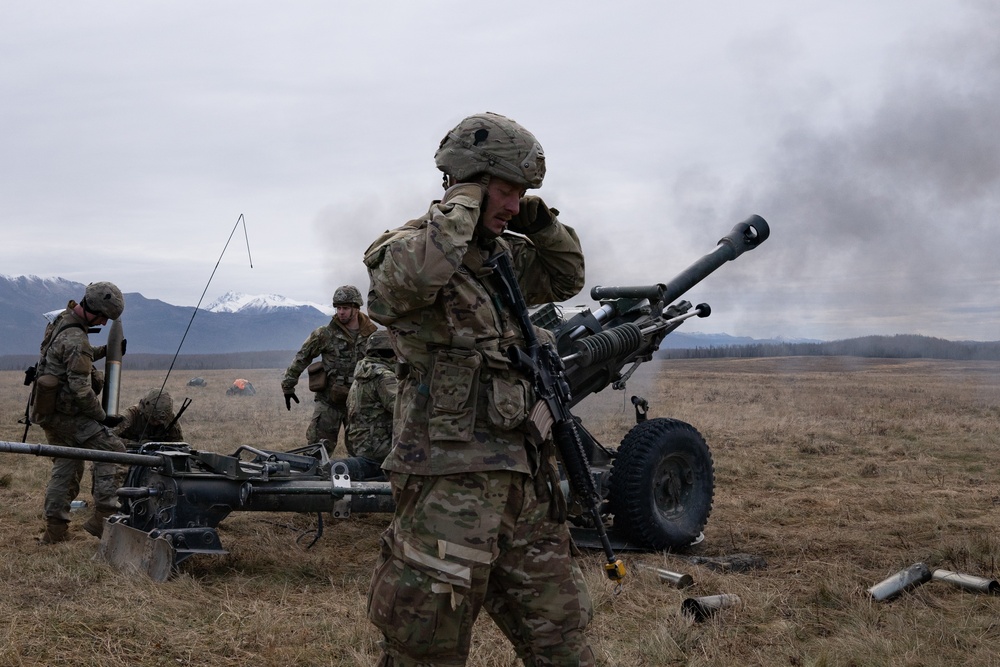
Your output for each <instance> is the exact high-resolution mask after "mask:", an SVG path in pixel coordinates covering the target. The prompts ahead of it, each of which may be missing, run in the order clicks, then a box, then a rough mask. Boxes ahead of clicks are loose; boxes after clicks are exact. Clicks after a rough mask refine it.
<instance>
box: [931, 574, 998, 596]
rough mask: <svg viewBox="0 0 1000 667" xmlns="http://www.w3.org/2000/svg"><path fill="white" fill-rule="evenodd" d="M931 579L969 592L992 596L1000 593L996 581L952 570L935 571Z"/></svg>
mask: <svg viewBox="0 0 1000 667" xmlns="http://www.w3.org/2000/svg"><path fill="white" fill-rule="evenodd" d="M931 578H932V579H933V580H934V581H943V582H945V583H949V584H952V585H954V586H958V587H959V588H964V589H965V590H967V591H975V592H977V593H989V594H991V595H996V594H997V593H1000V583H997V580H996V579H987V578H986V577H977V576H976V575H974V574H961V573H959V572H952V571H950V570H934V573H933V574H932V575H931Z"/></svg>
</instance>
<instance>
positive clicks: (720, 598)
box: [681, 593, 741, 621]
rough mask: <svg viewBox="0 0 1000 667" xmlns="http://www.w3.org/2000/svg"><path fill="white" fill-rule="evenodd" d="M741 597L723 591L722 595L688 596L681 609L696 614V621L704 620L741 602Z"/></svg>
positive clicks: (692, 614)
mask: <svg viewBox="0 0 1000 667" xmlns="http://www.w3.org/2000/svg"><path fill="white" fill-rule="evenodd" d="M740 602H741V601H740V597H739V596H738V595H732V594H728V593H723V594H721V595H706V596H705V597H700V598H687V599H686V600H684V602H682V603H681V611H682V612H684V613H686V614H690V615H691V616H694V620H696V621H704V620H705V619H706V618H708V617H709V616H711V615H712V614H714V613H715V612H717V611H719V610H720V609H726V608H727V607H735V606H737V605H738V604H740Z"/></svg>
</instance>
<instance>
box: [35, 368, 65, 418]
mask: <svg viewBox="0 0 1000 667" xmlns="http://www.w3.org/2000/svg"><path fill="white" fill-rule="evenodd" d="M59 385H60V382H59V376H58V375H39V376H38V377H37V378H35V396H34V401H33V402H32V405H33V412H34V415H33V416H32V418H33V419H34V418H37V417H47V416H49V415H51V414H54V413H55V411H56V396H57V395H58V394H59ZM36 421H37V419H36Z"/></svg>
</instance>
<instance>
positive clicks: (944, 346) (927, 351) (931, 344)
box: [656, 334, 1000, 361]
mask: <svg viewBox="0 0 1000 667" xmlns="http://www.w3.org/2000/svg"><path fill="white" fill-rule="evenodd" d="M656 356H657V358H660V359H713V358H721V357H744V358H752V357H806V356H813V357H876V358H886V359H954V360H962V361H972V360H979V361H984V360H1000V341H993V342H988V343H981V342H966V341H952V340H945V339H943V338H931V337H929V336H916V335H912V334H896V335H895V336H863V337H861V338H849V339H847V340H835V341H830V342H825V343H754V344H748V345H723V346H718V347H715V346H712V347H698V348H694V349H677V350H669V349H667V350H660V351H659V352H658V353H657V354H656Z"/></svg>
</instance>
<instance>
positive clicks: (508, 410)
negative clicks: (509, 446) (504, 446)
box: [483, 350, 532, 431]
mask: <svg viewBox="0 0 1000 667" xmlns="http://www.w3.org/2000/svg"><path fill="white" fill-rule="evenodd" d="M483 356H484V358H485V360H486V367H487V370H486V373H487V375H486V377H488V378H489V381H488V382H486V383H485V384H486V414H487V416H488V417H489V421H490V424H492V425H493V426H495V427H497V428H498V429H500V430H501V431H512V430H514V429H516V428H517V427H518V426H520V425H521V424H522V423H524V420H525V417H527V415H528V399H529V398H530V397H531V395H532V390H531V386H530V385H529V384H528V381H527V380H526V379H525V378H523V377H520V375H519V374H514V373H511V372H510V363H509V361H508V359H507V357H506V355H504V354H503V353H502V352H499V351H496V350H483Z"/></svg>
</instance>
